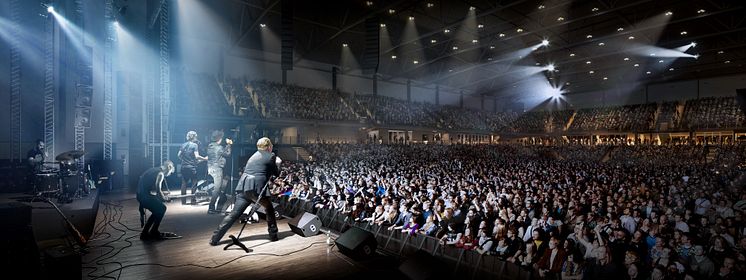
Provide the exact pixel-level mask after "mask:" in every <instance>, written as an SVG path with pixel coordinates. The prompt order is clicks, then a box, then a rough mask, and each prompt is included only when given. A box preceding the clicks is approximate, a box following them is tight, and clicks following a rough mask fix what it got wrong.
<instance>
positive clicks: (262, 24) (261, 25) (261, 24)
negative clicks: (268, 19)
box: [259, 23, 267, 28]
mask: <svg viewBox="0 0 746 280" xmlns="http://www.w3.org/2000/svg"><path fill="white" fill-rule="evenodd" d="M259 27H261V28H265V27H267V25H266V24H264V23H260V24H259Z"/></svg>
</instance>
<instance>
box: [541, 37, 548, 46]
mask: <svg viewBox="0 0 746 280" xmlns="http://www.w3.org/2000/svg"><path fill="white" fill-rule="evenodd" d="M541 45H542V46H545V47H546V46H549V40H547V39H544V40H541Z"/></svg>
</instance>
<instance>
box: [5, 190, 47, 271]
mask: <svg viewBox="0 0 746 280" xmlns="http://www.w3.org/2000/svg"><path fill="white" fill-rule="evenodd" d="M0 221H3V230H1V231H0V264H2V267H3V268H4V269H3V272H4V273H6V275H24V276H26V277H28V278H32V279H33V278H37V277H39V275H38V273H39V268H40V267H41V262H40V261H39V260H40V259H39V248H38V247H37V246H36V239H35V236H34V231H33V229H32V226H31V206H30V205H29V204H27V203H21V202H4V203H0ZM16 273H17V274H16Z"/></svg>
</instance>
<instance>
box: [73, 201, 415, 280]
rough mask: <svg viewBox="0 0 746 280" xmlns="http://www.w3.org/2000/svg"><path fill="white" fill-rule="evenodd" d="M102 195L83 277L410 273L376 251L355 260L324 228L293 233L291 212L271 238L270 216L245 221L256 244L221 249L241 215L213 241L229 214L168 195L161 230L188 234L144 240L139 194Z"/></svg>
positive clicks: (247, 237) (247, 239) (247, 238)
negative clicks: (183, 202)
mask: <svg viewBox="0 0 746 280" xmlns="http://www.w3.org/2000/svg"><path fill="white" fill-rule="evenodd" d="M101 203H102V204H101V208H100V209H99V213H98V217H97V220H96V227H95V233H94V236H93V237H92V239H91V240H90V241H89V242H88V253H87V254H85V255H84V256H83V264H82V267H83V271H82V274H83V275H82V277H83V279H96V278H116V279H340V278H345V279H349V278H358V279H380V278H385V279H405V277H404V275H403V274H401V273H400V272H399V271H398V269H397V268H398V264H399V263H398V261H397V260H396V259H394V258H392V257H385V256H383V255H380V254H377V255H376V256H374V257H372V258H370V259H367V260H360V261H356V260H353V259H351V258H349V257H348V256H346V255H344V254H342V253H340V252H339V249H338V248H337V247H336V246H331V245H328V244H327V236H326V234H323V233H322V234H319V235H316V236H311V237H303V236H300V235H297V234H295V233H293V232H292V231H291V230H290V227H289V226H288V220H289V219H281V220H278V222H277V224H278V227H279V229H280V232H279V237H280V240H279V241H277V242H269V239H268V235H267V225H266V222H265V221H264V220H261V221H260V222H258V223H254V224H250V225H247V226H246V228H245V230H244V232H243V234H242V235H241V238H240V240H241V241H242V242H243V243H244V245H246V247H248V248H250V249H251V252H250V253H246V252H244V251H243V250H242V249H240V248H238V247H236V246H232V247H231V248H229V249H228V250H223V247H225V245H227V244H229V243H230V239H229V238H228V235H229V234H233V235H236V234H238V231H239V230H240V229H241V226H242V224H240V223H238V222H236V224H234V225H233V227H232V228H231V230H230V231H228V234H226V236H225V237H224V239H223V241H222V243H221V244H220V245H218V246H210V245H209V244H208V241H209V239H210V236H211V235H212V231H213V230H215V228H216V227H217V225H218V224H219V223H220V221H221V220H222V219H223V217H224V216H223V215H220V214H214V215H208V214H207V213H206V212H207V205H205V204H201V205H181V204H180V201H174V202H170V203H167V204H166V206H167V207H168V210H167V212H166V216H165V218H164V219H163V223H162V224H161V226H160V230H161V231H170V232H174V233H177V234H179V235H181V236H183V238H181V239H171V240H161V241H142V240H140V239H139V234H140V220H139V213H138V210H137V207H138V203H137V201H136V200H135V198H134V194H115V193H107V194H105V195H104V196H103V197H102V200H101ZM148 214H149V212H148ZM324 230H325V229H324ZM336 237H337V235H336V234H332V235H331V243H332V244H334V239H335V238H336Z"/></svg>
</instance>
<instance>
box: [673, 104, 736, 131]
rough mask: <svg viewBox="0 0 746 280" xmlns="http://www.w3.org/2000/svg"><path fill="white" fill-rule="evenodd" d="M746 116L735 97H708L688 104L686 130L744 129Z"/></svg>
mask: <svg viewBox="0 0 746 280" xmlns="http://www.w3.org/2000/svg"><path fill="white" fill-rule="evenodd" d="M745 119H746V115H744V112H743V111H741V108H740V107H739V106H738V103H737V102H736V98H735V97H706V98H700V99H694V100H688V101H687V102H686V109H685V110H684V120H683V122H684V123H683V124H682V126H683V127H684V128H689V129H693V128H726V127H742V126H743V125H744V120H745Z"/></svg>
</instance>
